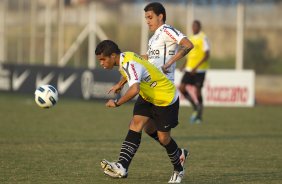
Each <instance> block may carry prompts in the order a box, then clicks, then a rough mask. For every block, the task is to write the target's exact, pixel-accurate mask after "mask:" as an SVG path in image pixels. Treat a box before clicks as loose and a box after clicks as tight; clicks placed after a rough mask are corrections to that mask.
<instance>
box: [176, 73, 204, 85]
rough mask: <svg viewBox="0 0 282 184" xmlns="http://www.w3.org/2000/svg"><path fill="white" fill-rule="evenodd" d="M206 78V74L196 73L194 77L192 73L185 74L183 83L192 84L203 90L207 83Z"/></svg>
mask: <svg viewBox="0 0 282 184" xmlns="http://www.w3.org/2000/svg"><path fill="white" fill-rule="evenodd" d="M205 76H206V72H203V73H195V74H194V75H192V74H191V72H185V74H184V75H183V77H182V80H181V83H182V84H190V85H194V86H197V87H199V88H202V87H203V84H204V81H205Z"/></svg>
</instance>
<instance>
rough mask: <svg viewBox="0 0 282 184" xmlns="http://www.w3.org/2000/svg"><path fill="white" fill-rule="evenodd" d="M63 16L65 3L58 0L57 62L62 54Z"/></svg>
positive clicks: (63, 40)
mask: <svg viewBox="0 0 282 184" xmlns="http://www.w3.org/2000/svg"><path fill="white" fill-rule="evenodd" d="M64 18H65V4H64V1H62V0H61V1H59V18H58V64H59V61H60V59H61V58H62V57H63V54H64V42H65V39H64V35H65V34H64V32H65V29H64V28H65V26H64Z"/></svg>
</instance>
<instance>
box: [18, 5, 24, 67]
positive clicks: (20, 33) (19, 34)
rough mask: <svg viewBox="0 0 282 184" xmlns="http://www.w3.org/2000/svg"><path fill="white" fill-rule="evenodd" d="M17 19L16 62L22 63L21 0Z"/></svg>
mask: <svg viewBox="0 0 282 184" xmlns="http://www.w3.org/2000/svg"><path fill="white" fill-rule="evenodd" d="M18 3H19V4H18V10H19V11H18V12H19V14H18V17H19V22H20V24H19V27H18V39H17V62H18V63H22V62H23V23H24V21H25V20H24V16H23V5H24V2H23V0H19V2H18Z"/></svg>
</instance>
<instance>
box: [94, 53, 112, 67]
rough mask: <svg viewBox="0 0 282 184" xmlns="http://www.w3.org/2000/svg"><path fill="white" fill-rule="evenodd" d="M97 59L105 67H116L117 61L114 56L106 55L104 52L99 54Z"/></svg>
mask: <svg viewBox="0 0 282 184" xmlns="http://www.w3.org/2000/svg"><path fill="white" fill-rule="evenodd" d="M97 59H98V60H99V62H100V65H101V66H102V67H103V68H104V69H112V68H113V67H114V64H115V61H114V57H113V56H104V55H103V53H102V54H100V55H97Z"/></svg>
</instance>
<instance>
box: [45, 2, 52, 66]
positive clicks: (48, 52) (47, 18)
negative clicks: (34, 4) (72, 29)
mask: <svg viewBox="0 0 282 184" xmlns="http://www.w3.org/2000/svg"><path fill="white" fill-rule="evenodd" d="M51 13H52V12H51V1H46V6H45V38H44V65H50V64H51V39H52V32H51V26H52V25H51V23H52V22H51V21H52V19H51V16H52V14H51Z"/></svg>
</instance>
